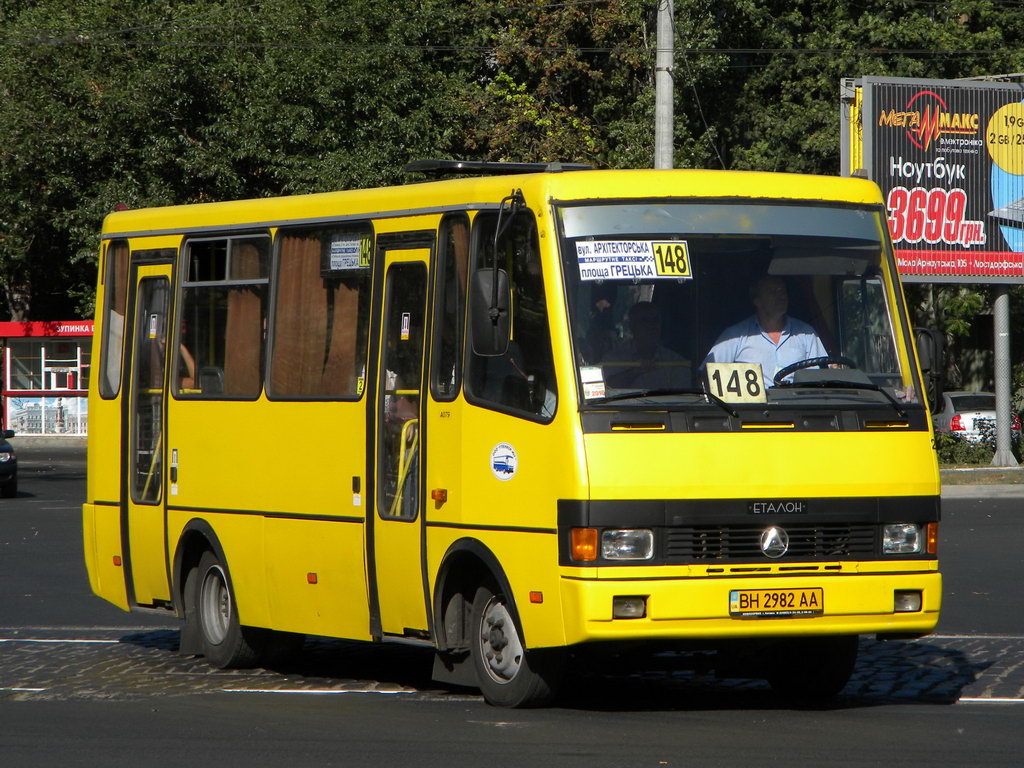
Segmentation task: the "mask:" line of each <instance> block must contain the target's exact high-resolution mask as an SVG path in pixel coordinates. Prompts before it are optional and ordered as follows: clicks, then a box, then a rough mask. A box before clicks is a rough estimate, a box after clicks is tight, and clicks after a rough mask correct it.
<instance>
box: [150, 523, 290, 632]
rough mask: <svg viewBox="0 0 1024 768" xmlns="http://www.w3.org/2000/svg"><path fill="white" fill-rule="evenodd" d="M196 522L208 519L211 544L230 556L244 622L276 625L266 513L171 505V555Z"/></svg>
mask: <svg viewBox="0 0 1024 768" xmlns="http://www.w3.org/2000/svg"><path fill="white" fill-rule="evenodd" d="M196 522H202V523H204V524H205V529H208V530H212V531H213V533H214V536H216V541H215V542H211V545H212V547H213V548H214V550H217V549H219V550H220V551H221V552H223V554H224V558H225V559H226V560H227V567H228V570H229V573H230V579H231V585H232V588H233V590H234V595H235V602H236V604H237V610H238V617H239V620H240V621H241V623H242V624H243V625H245V626H252V627H271V626H273V621H272V619H271V613H270V596H271V594H272V593H276V590H270V589H268V588H267V568H266V562H265V557H264V542H265V541H266V520H265V519H264V518H263V516H262V515H239V514H230V513H216V512H210V511H208V510H203V511H190V510H187V509H178V508H175V509H170V510H168V512H167V534H168V536H167V538H168V544H169V549H170V551H169V552H168V557H169V558H174V556H175V552H176V550H177V545H178V542H180V541H181V540H182V534H183V533H184V531H185V529H186V526H188V525H189V524H190V523H192V524H193V525H194V524H195V523H196ZM181 577H182V579H183V580H184V578H186V577H187V574H185V573H182V574H181Z"/></svg>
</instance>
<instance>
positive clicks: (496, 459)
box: [491, 443, 519, 480]
mask: <svg viewBox="0 0 1024 768" xmlns="http://www.w3.org/2000/svg"><path fill="white" fill-rule="evenodd" d="M518 468H519V457H518V456H516V449H515V448H513V447H512V446H511V445H509V444H508V443H498V444H497V445H496V446H494V448H493V449H492V450H491V472H493V473H494V476H495V477H496V478H498V479H499V480H511V479H512V478H513V477H515V476H516V469H518Z"/></svg>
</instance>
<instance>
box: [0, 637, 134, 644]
mask: <svg viewBox="0 0 1024 768" xmlns="http://www.w3.org/2000/svg"><path fill="white" fill-rule="evenodd" d="M120 642H121V641H120V640H71V639H66V638H65V639H61V638H53V639H50V640H39V639H34V638H29V637H0V643H51V644H54V645H60V644H61V643H80V644H94V645H117V644H119V643H120Z"/></svg>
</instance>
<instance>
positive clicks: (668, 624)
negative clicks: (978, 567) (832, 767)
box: [561, 563, 942, 645]
mask: <svg viewBox="0 0 1024 768" xmlns="http://www.w3.org/2000/svg"><path fill="white" fill-rule="evenodd" d="M866 565H869V564H865V563H862V564H861V566H862V567H863V566H866ZM889 567H891V565H889ZM811 587H820V588H821V589H822V590H823V596H824V606H823V607H824V611H823V613H822V614H820V615H817V616H794V617H784V618H737V617H733V616H730V614H729V593H730V591H732V590H740V589H742V590H746V589H805V588H811ZM897 590H900V591H902V590H920V591H921V595H922V605H921V610H920V611H916V612H912V613H896V612H895V611H894V592H895V591H897ZM561 593H562V594H561V597H562V605H563V609H564V616H565V633H566V643H567V644H570V645H572V644H576V643H585V642H592V641H615V640H621V641H628V640H643V639H650V640H671V639H723V638H742V637H751V638H753V637H784V636H787V635H789V636H792V635H835V634H876V633H877V634H883V635H884V634H894V635H924V634H928V633H929V632H931V631H932V630H934V629H935V625H936V624H937V623H938V620H939V609H940V606H941V602H942V576H941V574H939V573H938V572H937V571H935V570H932V571H925V572H914V573H905V572H902V573H877V574H865V573H856V574H853V573H850V574H847V573H843V574H838V573H837V574H834V575H822V574H820V573H818V574H814V575H791V576H790V575H787V576H770V577H698V578H642V579H635V578H633V579H608V578H600V579H599V578H576V577H573V576H569V575H566V574H565V573H564V572H563V577H562V581H561ZM616 596H643V597H646V598H647V612H646V616H645V617H643V618H639V619H613V618H612V601H613V599H614V598H615V597H616Z"/></svg>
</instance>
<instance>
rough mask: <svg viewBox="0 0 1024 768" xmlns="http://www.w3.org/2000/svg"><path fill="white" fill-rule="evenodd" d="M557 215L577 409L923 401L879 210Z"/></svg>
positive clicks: (754, 207) (786, 207)
mask: <svg viewBox="0 0 1024 768" xmlns="http://www.w3.org/2000/svg"><path fill="white" fill-rule="evenodd" d="M557 217H558V223H559V228H560V233H559V234H560V247H561V259H562V269H563V275H564V279H565V285H566V291H567V294H568V309H569V316H570V320H569V323H570V328H571V332H572V341H573V349H574V354H575V360H576V372H577V376H578V386H579V391H580V402H581V406H582V407H583V408H608V407H610V404H611V406H613V407H627V408H628V407H631V406H642V407H650V406H651V405H652V403H653V404H657V405H658V406H659V407H661V406H666V407H670V406H679V407H685V406H687V405H689V404H697V403H707V401H708V399H709V394H708V393H710V395H713V396H714V398H711V399H715V398H718V399H720V400H721V401H725V402H728V403H730V404H735V405H736V406H742V405H744V404H753V403H756V404H757V407H760V408H764V407H765V405H772V404H780V405H785V406H788V407H793V406H795V405H799V406H802V405H805V404H807V405H830V406H832V407H856V406H857V405H858V404H870V405H872V406H877V405H878V404H879V403H888V404H889V406H887V407H892V408H894V409H895V410H896V411H897V412H898V413H903V409H904V408H905V407H906V406H920V405H921V403H922V399H921V396H920V387H919V383H918V381H917V376H916V374H915V373H914V369H913V367H912V365H911V364H910V357H909V356H908V353H907V350H908V349H909V348H910V347H909V342H908V341H907V337H906V328H905V325H904V324H903V323H902V322H901V321H900V315H899V313H898V311H897V309H896V306H895V305H894V296H895V293H894V292H893V290H892V288H891V285H890V284H888V283H887V280H886V278H885V277H884V273H883V270H882V260H883V259H885V258H888V256H887V255H886V248H887V247H888V246H887V243H886V240H885V237H884V233H885V226H886V223H885V220H884V219H883V217H882V214H881V212H880V211H879V210H877V209H874V208H868V207H852V206H840V205H835V204H833V205H828V204H819V203H789V202H778V203H769V202H759V203H753V204H752V203H750V202H736V203H733V202H704V201H697V202H693V203H687V202H679V201H675V200H674V201H651V202H636V203H614V204H594V203H587V204H582V205H581V204H561V205H559V206H558V207H557ZM811 361H813V362H811Z"/></svg>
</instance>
